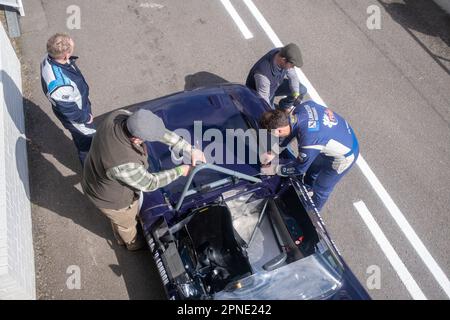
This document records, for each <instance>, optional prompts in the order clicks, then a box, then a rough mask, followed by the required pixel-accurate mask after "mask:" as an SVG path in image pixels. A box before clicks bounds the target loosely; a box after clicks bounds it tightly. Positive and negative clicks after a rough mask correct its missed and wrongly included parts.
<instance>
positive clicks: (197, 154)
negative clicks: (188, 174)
mask: <svg viewBox="0 0 450 320" xmlns="http://www.w3.org/2000/svg"><path fill="white" fill-rule="evenodd" d="M191 157H192V158H191V161H192V166H193V167H195V166H196V165H197V164H198V163H199V162H200V163H206V158H205V154H204V153H203V151H201V150H199V149H195V148H193V149H192V153H191Z"/></svg>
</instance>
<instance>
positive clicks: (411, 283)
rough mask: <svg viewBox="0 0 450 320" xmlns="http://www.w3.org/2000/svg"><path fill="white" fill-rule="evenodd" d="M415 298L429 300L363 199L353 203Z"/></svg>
mask: <svg viewBox="0 0 450 320" xmlns="http://www.w3.org/2000/svg"><path fill="white" fill-rule="evenodd" d="M353 205H354V206H355V208H356V210H358V213H359V215H360V216H361V218H362V219H363V221H364V223H365V224H366V226H367V228H369V230H370V232H371V233H372V235H373V237H374V238H375V240H376V241H377V243H378V245H379V246H380V248H381V250H383V252H384V254H385V255H386V257H387V258H388V260H389V262H390V263H391V265H392V267H393V268H394V270H395V271H396V272H397V274H398V276H399V277H400V280H402V282H403V284H404V285H405V287H406V289H407V290H408V292H409V293H410V294H411V297H412V298H413V299H414V300H427V297H425V295H424V293H423V292H422V290H421V289H420V288H419V286H418V285H417V282H416V281H415V280H414V278H413V277H412V275H411V273H409V271H408V269H407V268H406V266H405V264H404V263H403V261H402V260H401V259H400V257H399V256H398V254H397V252H396V251H395V249H394V247H392V245H391V243H390V242H389V240H388V239H387V238H386V236H385V235H384V233H383V231H382V230H381V228H380V226H379V225H378V223H377V222H376V221H375V219H374V218H373V216H372V214H371V213H370V211H369V209H367V206H366V204H365V203H364V202H363V201H359V202H356V203H354V204H353Z"/></svg>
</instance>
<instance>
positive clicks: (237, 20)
mask: <svg viewBox="0 0 450 320" xmlns="http://www.w3.org/2000/svg"><path fill="white" fill-rule="evenodd" d="M220 2H222V4H223V6H224V7H225V9H227V11H228V13H229V14H230V16H231V18H232V19H233V20H234V23H236V25H237V26H238V28H239V30H241V32H242V35H243V36H244V38H245V39H247V40H248V39H251V38H253V34H252V33H251V32H250V30H249V29H248V28H247V25H246V24H245V23H244V21H243V20H242V18H241V16H240V15H239V14H238V13H237V11H236V9H235V8H234V6H233V5H232V4H231V1H230V0H220Z"/></svg>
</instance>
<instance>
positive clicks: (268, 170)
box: [261, 164, 278, 176]
mask: <svg viewBox="0 0 450 320" xmlns="http://www.w3.org/2000/svg"><path fill="white" fill-rule="evenodd" d="M277 170H278V165H276V164H266V165H262V166H261V175H263V176H274V175H276V174H277Z"/></svg>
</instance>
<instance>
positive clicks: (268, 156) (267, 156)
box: [259, 151, 276, 166]
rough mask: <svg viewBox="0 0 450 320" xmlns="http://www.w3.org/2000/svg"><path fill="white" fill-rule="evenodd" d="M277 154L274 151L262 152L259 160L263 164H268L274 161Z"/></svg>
mask: <svg viewBox="0 0 450 320" xmlns="http://www.w3.org/2000/svg"><path fill="white" fill-rule="evenodd" d="M275 157H276V154H275V153H273V152H270V151H269V152H264V153H263V154H261V155H260V156H259V161H261V164H262V165H263V166H264V165H268V164H269V163H271V162H272V160H273V159H275Z"/></svg>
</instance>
